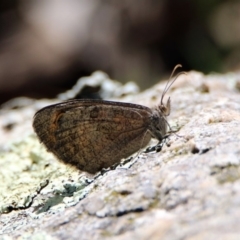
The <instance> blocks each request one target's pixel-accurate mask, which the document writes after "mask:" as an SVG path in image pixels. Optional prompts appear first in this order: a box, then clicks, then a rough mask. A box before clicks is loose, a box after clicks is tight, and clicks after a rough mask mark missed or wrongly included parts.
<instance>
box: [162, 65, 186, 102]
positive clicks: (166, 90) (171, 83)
mask: <svg viewBox="0 0 240 240" xmlns="http://www.w3.org/2000/svg"><path fill="white" fill-rule="evenodd" d="M181 67H182V65H181V64H177V65H176V66H175V67H174V69H173V71H172V73H171V76H170V78H169V80H168V82H167V84H166V85H165V88H164V90H163V93H162V97H161V105H163V98H164V96H165V94H166V93H167V92H168V90H169V88H170V87H171V86H172V85H173V83H174V82H175V81H176V80H177V78H178V77H179V76H180V75H181V74H186V73H185V72H180V73H178V74H177V75H176V76H175V78H174V79H173V81H170V80H171V78H172V77H173V75H174V73H175V72H176V70H177V69H178V68H181Z"/></svg>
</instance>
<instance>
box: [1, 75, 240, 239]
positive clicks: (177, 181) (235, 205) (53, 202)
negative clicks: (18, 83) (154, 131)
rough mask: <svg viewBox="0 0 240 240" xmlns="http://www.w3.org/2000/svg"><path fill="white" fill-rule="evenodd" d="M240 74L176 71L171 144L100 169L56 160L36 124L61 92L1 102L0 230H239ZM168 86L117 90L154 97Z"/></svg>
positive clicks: (170, 233)
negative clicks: (93, 171)
mask: <svg viewBox="0 0 240 240" xmlns="http://www.w3.org/2000/svg"><path fill="white" fill-rule="evenodd" d="M239 79H240V75H239V74H237V73H229V74H226V75H216V74H215V75H209V76H204V75H203V74H201V73H198V72H189V73H188V74H187V76H185V75H182V76H180V77H179V79H178V80H177V81H176V82H175V83H174V85H173V87H172V88H171V89H170V91H169V95H170V96H171V100H172V109H171V115H170V117H169V124H170V125H171V126H172V128H174V129H179V131H178V132H177V135H176V134H172V135H171V136H170V138H169V145H170V146H167V145H164V147H163V149H162V151H160V152H157V153H156V152H150V153H144V152H143V151H140V152H139V153H137V154H136V155H135V156H134V157H133V159H132V160H130V161H128V162H127V163H125V164H122V165H120V166H118V167H117V168H116V169H115V170H111V171H106V172H105V173H101V174H98V175H97V176H90V175H87V174H86V173H82V172H80V171H78V170H76V169H74V168H71V167H69V166H65V165H64V164H62V163H60V162H59V161H57V160H56V159H55V157H54V156H53V155H52V154H51V153H47V152H46V150H45V149H44V147H43V146H41V145H40V143H39V142H38V140H37V138H36V135H35V134H34V133H33V130H32V128H31V122H32V116H33V115H34V113H35V111H37V110H38V109H40V108H41V107H43V106H45V105H48V104H51V103H53V102H56V100H54V101H50V100H49V101H48V100H42V101H38V102H35V101H33V100H26V99H25V100H26V102H27V103H26V104H25V105H24V104H23V106H21V107H19V108H18V109H15V108H14V109H10V110H9V109H6V108H5V109H1V112H0V114H1V115H0V125H1V129H0V134H1V136H2V138H1V148H0V180H1V181H0V192H1V194H0V211H1V217H0V234H1V235H2V236H1V237H2V238H1V239H16V238H20V237H22V238H31V239H36V238H38V239H79V238H80V237H81V239H139V240H140V239H163V240H170V239H188V240H191V239H199V240H200V239H239V236H240V229H239V217H240V92H239ZM164 86H165V82H164V83H159V84H157V85H155V86H154V87H153V88H151V89H148V90H147V91H145V92H143V93H141V94H138V95H127V96H125V97H122V98H119V99H112V100H118V101H124V102H132V103H138V104H142V105H145V106H148V107H152V106H154V105H157V104H158V103H159V101H160V97H161V92H162V91H163V89H164ZM166 99H167V98H166ZM155 143H156V142H152V145H154V144H155Z"/></svg>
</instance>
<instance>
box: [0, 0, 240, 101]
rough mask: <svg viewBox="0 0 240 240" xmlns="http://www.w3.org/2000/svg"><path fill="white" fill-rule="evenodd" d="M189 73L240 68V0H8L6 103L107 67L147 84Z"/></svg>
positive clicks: (0, 70)
mask: <svg viewBox="0 0 240 240" xmlns="http://www.w3.org/2000/svg"><path fill="white" fill-rule="evenodd" d="M178 63H181V64H182V65H183V67H184V68H183V70H185V71H188V70H192V69H193V70H198V71H202V72H204V73H209V72H213V71H216V72H226V71H233V70H234V71H235V70H238V69H239V67H240V1H220V0H212V1H209V0H196V1H191V0H158V1H157V0H155V1H154V0H151V1H150V0H141V1H139V0H129V1H113V0H111V1H104V0H98V1H97V0H70V1H65V0H41V1H33V0H29V1H27V0H22V1H21V0H11V1H10V0H2V1H1V3H0V102H1V103H3V102H5V101H7V100H9V99H11V98H13V97H17V96H22V95H23V96H29V97H35V98H42V97H54V96H56V94H57V93H59V92H63V91H65V90H66V89H68V88H70V87H71V86H72V85H73V84H74V83H75V82H76V81H77V79H78V78H79V77H81V76H87V75H90V74H91V73H92V72H93V71H95V70H103V71H105V72H106V73H107V74H109V75H110V77H111V78H113V79H117V80H118V81H122V82H127V81H129V80H132V81H135V82H137V84H138V85H139V86H140V87H141V88H142V89H144V88H146V87H149V86H151V85H153V84H154V83H155V82H157V81H158V80H160V79H161V78H163V77H168V76H169V74H170V72H171V71H172V69H173V67H174V66H175V65H176V64H178Z"/></svg>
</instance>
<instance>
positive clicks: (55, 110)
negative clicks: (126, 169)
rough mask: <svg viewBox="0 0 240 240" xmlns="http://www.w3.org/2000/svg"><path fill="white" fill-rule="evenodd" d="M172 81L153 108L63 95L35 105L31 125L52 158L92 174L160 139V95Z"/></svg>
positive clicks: (163, 117)
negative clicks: (53, 101) (40, 106)
mask: <svg viewBox="0 0 240 240" xmlns="http://www.w3.org/2000/svg"><path fill="white" fill-rule="evenodd" d="M176 67H178V65H177V66H176ZM176 67H175V69H176ZM175 80H176V78H175V79H174V80H173V81H172V82H171V83H170V84H169V82H168V83H167V84H166V86H165V89H164V91H163V94H162V97H161V101H160V104H159V105H158V106H156V107H154V108H148V107H146V106H142V105H138V104H131V103H124V102H113V101H104V100H87V99H79V100H69V101H65V102H62V103H58V104H53V105H50V106H47V107H45V108H43V109H41V110H39V111H38V112H37V113H36V114H35V116H34V120H33V128H34V130H35V132H36V134H37V136H38V138H39V140H40V142H42V143H43V144H44V145H45V146H46V148H47V149H48V150H49V151H50V152H52V153H53V154H54V155H55V156H56V157H57V158H58V159H60V160H61V161H63V162H64V163H66V164H70V165H73V166H75V167H77V168H78V169H80V170H82V171H86V172H88V173H91V174H95V173H96V172H98V171H100V170H102V169H105V168H109V167H111V166H113V165H115V164H117V163H120V161H121V159H123V158H127V157H128V156H130V155H132V154H133V153H135V152H137V151H138V150H139V149H141V148H143V147H145V146H146V145H147V144H148V143H149V141H150V140H151V138H156V139H157V140H158V141H159V143H161V142H162V141H163V139H164V138H165V137H166V136H167V130H168V122H167V116H168V115H169V114H170V110H171V103H170V97H169V98H168V100H167V103H166V104H164V103H163V98H164V95H165V94H166V92H167V91H168V89H169V88H170V87H171V85H172V84H173V82H174V81H175Z"/></svg>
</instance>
